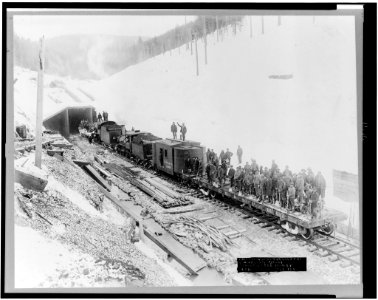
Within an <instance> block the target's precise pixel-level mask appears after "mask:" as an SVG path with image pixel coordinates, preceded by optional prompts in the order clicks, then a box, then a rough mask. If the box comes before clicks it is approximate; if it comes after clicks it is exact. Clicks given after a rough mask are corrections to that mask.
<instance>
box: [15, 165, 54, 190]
mask: <svg viewBox="0 0 378 300" xmlns="http://www.w3.org/2000/svg"><path fill="white" fill-rule="evenodd" d="M15 182H18V183H20V184H21V185H22V186H24V187H25V188H27V189H32V190H35V191H39V192H42V191H43V190H44V189H45V187H46V185H47V183H48V181H47V179H46V178H43V177H41V176H38V175H37V174H30V173H28V172H27V171H26V170H22V169H15Z"/></svg>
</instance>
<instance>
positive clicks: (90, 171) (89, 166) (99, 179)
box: [84, 165, 111, 191]
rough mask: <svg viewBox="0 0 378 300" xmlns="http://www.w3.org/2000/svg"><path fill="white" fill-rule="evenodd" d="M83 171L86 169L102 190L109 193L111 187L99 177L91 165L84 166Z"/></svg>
mask: <svg viewBox="0 0 378 300" xmlns="http://www.w3.org/2000/svg"><path fill="white" fill-rule="evenodd" d="M84 169H86V170H87V171H88V172H89V173H90V174H91V175H92V177H94V179H95V180H96V181H97V182H98V183H100V184H101V185H102V186H103V187H104V188H106V189H107V190H108V191H111V187H110V186H109V184H108V182H107V181H106V180H105V179H104V178H102V177H101V175H100V174H99V173H98V172H97V171H96V170H95V169H94V168H93V167H92V166H91V165H85V166H84Z"/></svg>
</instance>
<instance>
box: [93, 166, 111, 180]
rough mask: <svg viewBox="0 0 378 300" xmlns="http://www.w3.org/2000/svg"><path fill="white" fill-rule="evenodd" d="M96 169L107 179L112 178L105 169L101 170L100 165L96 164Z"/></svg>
mask: <svg viewBox="0 0 378 300" xmlns="http://www.w3.org/2000/svg"><path fill="white" fill-rule="evenodd" d="M93 166H94V168H95V169H96V170H97V171H98V172H99V173H101V174H102V175H103V176H104V177H105V178H107V177H111V175H110V173H108V172H106V171H105V170H104V169H103V168H101V167H100V166H99V165H97V164H94V165H93Z"/></svg>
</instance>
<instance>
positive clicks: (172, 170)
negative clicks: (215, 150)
mask: <svg viewBox="0 0 378 300" xmlns="http://www.w3.org/2000/svg"><path fill="white" fill-rule="evenodd" d="M205 151H206V148H205V147H204V146H201V145H200V143H199V142H194V141H179V140H173V139H165V140H159V141H156V142H155V143H154V144H153V146H152V166H153V167H154V168H155V169H157V170H159V171H161V172H164V173H166V174H169V175H173V176H179V177H180V176H181V175H182V174H184V173H187V171H188V170H187V167H186V164H185V160H187V159H188V158H194V157H198V159H199V160H201V164H202V170H205V164H206V155H205Z"/></svg>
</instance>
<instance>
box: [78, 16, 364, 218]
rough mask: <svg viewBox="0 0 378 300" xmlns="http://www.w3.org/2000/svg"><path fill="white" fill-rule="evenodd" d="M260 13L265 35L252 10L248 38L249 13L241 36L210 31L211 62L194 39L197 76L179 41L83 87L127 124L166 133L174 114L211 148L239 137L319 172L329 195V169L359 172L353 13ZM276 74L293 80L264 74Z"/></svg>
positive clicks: (253, 150) (257, 150) (251, 154)
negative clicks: (170, 48) (167, 49)
mask: <svg viewBox="0 0 378 300" xmlns="http://www.w3.org/2000/svg"><path fill="white" fill-rule="evenodd" d="M264 21H265V22H264V23H265V28H264V29H265V33H264V34H262V33H261V18H260V17H257V16H253V17H252V31H253V37H252V39H251V38H250V31H249V29H250V26H249V17H246V18H245V19H244V24H243V28H242V31H241V32H239V31H238V32H237V35H233V33H232V30H231V28H229V30H228V33H226V35H225V36H224V37H223V38H222V39H221V40H220V41H219V42H217V41H216V34H213V35H211V36H209V37H208V64H207V65H205V63H204V45H203V41H202V40H200V41H199V42H198V51H199V76H198V77H197V76H196V65H195V55H194V54H193V55H191V53H190V50H189V51H188V50H186V47H185V46H182V47H181V48H180V50H178V49H175V50H174V51H172V53H171V54H170V53H169V52H167V53H165V54H164V55H160V56H157V57H155V58H152V59H150V60H148V61H145V62H143V63H141V64H138V65H135V66H132V67H129V68H127V69H126V70H124V71H122V72H120V73H118V74H115V75H113V76H111V77H109V78H107V79H104V80H102V81H100V82H95V83H93V84H90V85H87V86H86V87H84V89H86V90H88V91H90V92H91V94H93V95H94V96H95V97H96V99H97V101H98V105H99V106H100V107H101V110H102V109H105V110H108V111H109V113H110V118H112V119H115V120H116V121H118V122H121V123H123V124H126V127H127V128H131V126H134V127H135V128H139V129H143V130H149V131H152V132H153V133H155V134H156V135H158V136H161V137H169V136H170V124H171V123H172V121H180V122H182V121H184V122H185V123H186V125H187V127H188V134H187V137H188V139H193V140H198V141H201V142H202V143H203V144H205V145H206V146H207V147H210V148H213V149H214V150H215V151H216V152H217V153H219V152H220V150H221V149H226V148H227V147H228V148H230V150H231V151H233V152H234V153H235V152H236V148H237V146H238V145H241V147H242V148H243V149H244V153H245V155H244V158H245V160H250V159H251V158H255V159H256V160H257V162H258V163H260V164H263V165H265V166H268V167H269V166H270V165H271V160H272V159H275V160H276V162H278V164H279V166H280V168H281V169H283V168H284V167H285V165H288V166H289V167H290V168H291V169H292V170H294V171H299V170H301V169H302V168H305V169H307V168H308V167H311V168H312V169H313V170H314V171H315V172H317V171H321V172H322V173H323V174H324V175H325V177H326V179H327V183H328V193H327V194H328V197H327V198H328V199H331V197H332V192H333V191H332V169H339V170H345V171H349V172H352V173H356V174H357V173H358V171H357V168H358V166H357V111H356V84H355V83H356V78H355V76H356V75H355V68H356V65H355V45H354V19H353V17H316V20H315V23H313V18H312V17H282V25H281V26H277V17H269V16H268V17H265V20H264ZM193 47H194V44H193ZM282 74H292V75H293V78H292V79H287V80H282V79H271V78H269V76H270V75H282ZM233 162H234V163H236V159H235V157H234V161H233ZM332 201H334V202H338V200H337V199H334V198H333V200H332ZM337 206H340V207H341V206H344V207H345V206H346V205H345V203H343V204H341V205H337ZM345 209H346V210H347V212H348V213H349V208H345Z"/></svg>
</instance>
